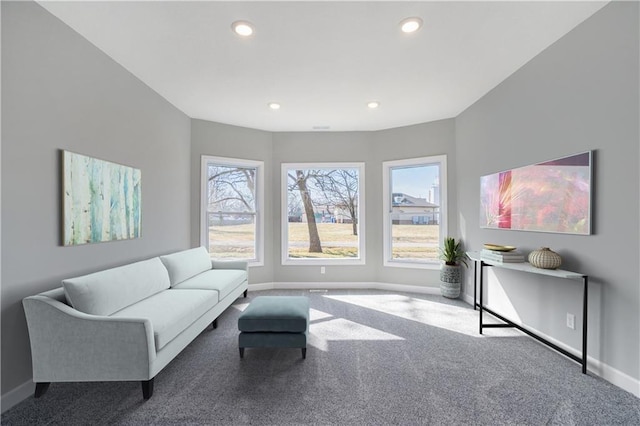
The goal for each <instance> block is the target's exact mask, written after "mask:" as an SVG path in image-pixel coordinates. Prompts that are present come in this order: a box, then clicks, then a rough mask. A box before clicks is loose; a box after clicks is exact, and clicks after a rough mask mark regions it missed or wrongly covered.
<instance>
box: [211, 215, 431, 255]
mask: <svg viewBox="0 0 640 426" xmlns="http://www.w3.org/2000/svg"><path fill="white" fill-rule="evenodd" d="M317 226H318V234H319V235H320V241H321V243H322V250H323V253H309V252H308V250H309V231H308V228H307V224H306V223H289V256H290V257H292V258H344V257H347V258H349V257H357V255H358V236H356V235H353V228H352V226H351V224H342V223H318V224H317ZM254 229H255V226H254V225H253V224H243V225H226V226H211V227H210V228H209V241H210V244H209V252H210V253H212V254H214V255H215V257H222V258H230V259H237V258H247V257H249V258H251V257H254V256H255V253H254V247H253V234H254ZM438 231H439V228H438V226H437V225H393V227H392V230H391V232H392V236H393V245H394V247H393V258H394V259H434V258H437V257H438Z"/></svg>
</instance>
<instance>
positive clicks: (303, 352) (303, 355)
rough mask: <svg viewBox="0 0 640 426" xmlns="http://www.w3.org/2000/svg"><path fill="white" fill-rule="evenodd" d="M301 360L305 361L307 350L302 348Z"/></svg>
mask: <svg viewBox="0 0 640 426" xmlns="http://www.w3.org/2000/svg"><path fill="white" fill-rule="evenodd" d="M302 359H307V348H302Z"/></svg>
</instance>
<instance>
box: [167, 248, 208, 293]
mask: <svg viewBox="0 0 640 426" xmlns="http://www.w3.org/2000/svg"><path fill="white" fill-rule="evenodd" d="M160 260H162V263H164V266H165V267H166V268H167V271H169V278H170V280H171V287H173V286H175V285H176V284H180V283H181V282H183V281H184V280H188V279H189V278H191V277H195V276H196V275H198V274H200V273H202V272H204V271H208V270H210V269H211V257H209V253H208V252H207V249H205V248H204V247H198V248H194V249H190V250H184V251H179V252H177V253H173V254H168V255H166V256H160Z"/></svg>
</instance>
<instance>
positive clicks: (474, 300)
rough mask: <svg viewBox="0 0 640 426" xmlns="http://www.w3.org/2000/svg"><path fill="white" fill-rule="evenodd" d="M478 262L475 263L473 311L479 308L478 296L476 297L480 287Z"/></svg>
mask: <svg viewBox="0 0 640 426" xmlns="http://www.w3.org/2000/svg"><path fill="white" fill-rule="evenodd" d="M477 281H478V261H477V260H476V261H474V262H473V310H474V311H475V310H476V308H477V306H478V296H477V295H476V287H477V286H478V282H477Z"/></svg>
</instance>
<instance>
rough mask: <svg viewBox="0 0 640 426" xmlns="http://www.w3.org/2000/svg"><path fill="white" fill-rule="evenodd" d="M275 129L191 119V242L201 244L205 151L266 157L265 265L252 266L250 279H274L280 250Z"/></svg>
mask: <svg viewBox="0 0 640 426" xmlns="http://www.w3.org/2000/svg"><path fill="white" fill-rule="evenodd" d="M272 138H273V137H272V133H270V132H265V131H262V130H254V129H248V128H246V127H237V126H231V125H227V124H219V123H212V122H210V121H204V120H191V206H192V208H191V244H192V245H193V246H198V245H200V167H201V165H200V163H201V158H202V156H203V155H215V156H218V157H229V158H240V159H245V160H257V161H264V180H265V182H264V185H265V187H264V194H265V200H264V204H265V205H264V209H263V214H264V215H265V217H264V223H265V231H264V239H265V243H264V257H265V258H264V266H261V267H252V268H250V270H249V282H250V283H251V284H255V283H269V282H272V281H273V265H274V263H275V262H276V261H277V259H278V254H277V253H274V252H273V245H272V241H273V240H274V235H277V234H274V230H273V227H272V226H271V224H272V223H273V220H274V218H273V209H274V205H275V204H277V203H278V200H279V199H278V198H277V196H274V195H273V194H277V191H276V190H274V188H273V187H272V175H271V170H272V165H273V160H272V155H273V154H272V151H273V144H272Z"/></svg>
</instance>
